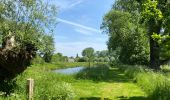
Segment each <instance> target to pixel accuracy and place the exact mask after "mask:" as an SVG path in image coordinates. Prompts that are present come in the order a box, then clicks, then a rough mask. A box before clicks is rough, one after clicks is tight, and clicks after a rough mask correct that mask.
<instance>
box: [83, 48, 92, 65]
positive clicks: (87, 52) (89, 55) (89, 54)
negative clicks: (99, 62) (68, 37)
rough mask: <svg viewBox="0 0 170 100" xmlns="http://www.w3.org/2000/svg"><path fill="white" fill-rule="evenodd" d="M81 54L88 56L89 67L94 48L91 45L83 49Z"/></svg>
mask: <svg viewBox="0 0 170 100" xmlns="http://www.w3.org/2000/svg"><path fill="white" fill-rule="evenodd" d="M82 56H84V57H87V58H88V62H89V67H90V66H91V64H90V62H92V61H93V59H94V49H93V48H92V47H89V48H86V49H84V50H83V52H82Z"/></svg>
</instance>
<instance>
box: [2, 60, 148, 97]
mask: <svg viewBox="0 0 170 100" xmlns="http://www.w3.org/2000/svg"><path fill="white" fill-rule="evenodd" d="M73 65H75V63H74V64H71V63H69V64H66V65H61V66H67V67H68V66H73ZM78 65H80V63H79V64H78ZM58 66H59V65H52V64H49V65H48V64H44V65H41V66H40V65H34V66H32V67H29V68H28V69H27V70H26V71H25V72H24V73H23V74H21V75H19V76H18V77H17V78H16V80H17V84H18V86H19V87H17V89H16V90H15V91H14V94H13V96H9V97H4V98H3V97H0V99H2V100H25V98H26V95H25V94H26V93H25V92H26V91H25V85H26V80H27V79H28V78H33V79H34V80H35V91H34V92H35V95H34V96H35V97H34V98H35V100H40V99H44V100H46V99H49V100H50V98H51V100H52V98H53V100H65V99H63V98H65V97H67V100H100V99H101V98H107V99H108V100H109V99H111V100H139V99H141V100H143V99H144V98H145V97H146V94H145V92H143V91H142V90H141V88H140V87H139V86H138V85H137V84H135V83H134V82H133V79H131V78H129V77H127V76H126V75H125V73H124V71H123V70H120V69H119V68H109V67H108V66H105V65H98V67H91V68H87V69H86V70H83V71H82V72H80V73H79V74H77V75H63V74H56V73H53V72H50V71H49V70H50V69H51V68H64V67H58ZM84 73H86V75H85V74H84ZM84 75H85V76H84ZM63 84H64V85H63ZM44 91H45V92H44ZM54 98H55V99H54ZM68 98H69V99H68ZM71 98H74V99H71ZM105 100H106V99H105Z"/></svg>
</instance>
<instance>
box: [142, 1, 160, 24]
mask: <svg viewBox="0 0 170 100" xmlns="http://www.w3.org/2000/svg"><path fill="white" fill-rule="evenodd" d="M142 8H143V9H142V10H143V11H142V13H141V16H142V17H143V19H145V21H146V22H149V21H150V20H153V19H155V20H157V21H158V20H162V18H163V14H162V12H161V10H160V9H158V1H157V0H155V1H152V0H146V2H145V3H143V4H142Z"/></svg>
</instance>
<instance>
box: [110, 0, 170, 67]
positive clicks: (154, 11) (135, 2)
mask: <svg viewBox="0 0 170 100" xmlns="http://www.w3.org/2000/svg"><path fill="white" fill-rule="evenodd" d="M169 8H170V4H169V3H168V0H117V1H116V2H115V4H114V6H113V8H112V10H116V11H120V12H122V13H129V14H131V15H132V18H133V19H136V18H137V19H138V20H139V21H135V20H134V22H138V23H136V25H137V26H138V25H140V26H141V25H142V24H145V26H146V28H145V29H147V34H148V39H149V45H150V47H149V48H150V67H151V68H153V69H155V70H158V69H160V64H161V62H160V58H161V57H160V56H161V55H160V54H161V53H162V51H163V50H164V51H165V50H167V49H165V48H164V47H166V46H167V45H169V44H168V43H169V42H168V41H169V32H170V27H169V22H170V19H169V17H170V10H169ZM136 15H137V16H139V17H136ZM116 20H117V19H116ZM124 21H125V20H124ZM127 21H128V20H127ZM109 23H110V22H109ZM125 23H126V22H125ZM110 27H111V26H110ZM130 29H133V28H130ZM143 29H144V28H143ZM109 31H111V30H109ZM137 33H139V32H137ZM110 39H111V40H113V39H112V38H110ZM139 39H140V38H139V37H138V39H137V40H139ZM125 50H126V49H125ZM164 58H165V57H164ZM166 59H167V58H166Z"/></svg>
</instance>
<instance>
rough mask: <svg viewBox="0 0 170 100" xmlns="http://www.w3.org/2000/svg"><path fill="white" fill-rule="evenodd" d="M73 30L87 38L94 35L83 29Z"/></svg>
mask: <svg viewBox="0 0 170 100" xmlns="http://www.w3.org/2000/svg"><path fill="white" fill-rule="evenodd" d="M74 30H75V31H76V32H78V33H81V34H83V35H89V36H91V35H93V34H94V33H93V32H91V31H88V30H85V29H82V28H75V29H74Z"/></svg>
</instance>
